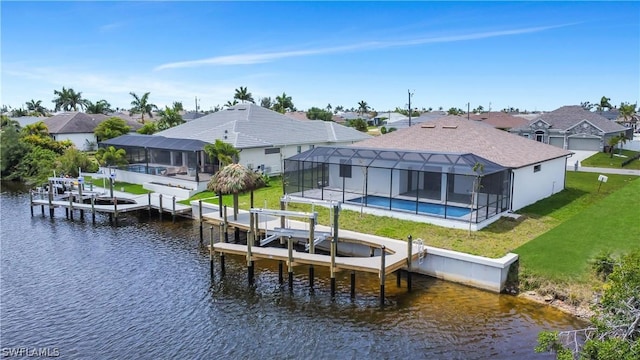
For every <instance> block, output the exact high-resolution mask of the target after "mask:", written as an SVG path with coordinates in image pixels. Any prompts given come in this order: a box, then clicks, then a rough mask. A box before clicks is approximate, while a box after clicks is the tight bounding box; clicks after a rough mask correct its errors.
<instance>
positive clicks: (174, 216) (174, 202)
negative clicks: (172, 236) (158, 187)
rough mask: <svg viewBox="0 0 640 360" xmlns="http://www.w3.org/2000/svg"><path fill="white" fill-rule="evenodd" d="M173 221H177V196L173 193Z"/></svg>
mask: <svg viewBox="0 0 640 360" xmlns="http://www.w3.org/2000/svg"><path fill="white" fill-rule="evenodd" d="M171 221H172V222H176V196H175V195H173V205H172V208H171Z"/></svg>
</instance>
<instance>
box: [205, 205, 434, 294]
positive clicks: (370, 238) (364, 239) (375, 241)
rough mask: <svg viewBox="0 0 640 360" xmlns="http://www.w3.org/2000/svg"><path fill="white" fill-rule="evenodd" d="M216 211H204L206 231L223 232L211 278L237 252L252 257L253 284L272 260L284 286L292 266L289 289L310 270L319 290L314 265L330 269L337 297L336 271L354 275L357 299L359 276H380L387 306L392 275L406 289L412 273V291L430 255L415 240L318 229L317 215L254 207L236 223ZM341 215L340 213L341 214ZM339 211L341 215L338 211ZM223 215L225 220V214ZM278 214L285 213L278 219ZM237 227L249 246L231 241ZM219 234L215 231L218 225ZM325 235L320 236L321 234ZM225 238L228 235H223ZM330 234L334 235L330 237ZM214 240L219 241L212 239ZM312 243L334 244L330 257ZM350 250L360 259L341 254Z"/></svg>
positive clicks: (214, 249)
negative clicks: (414, 269)
mask: <svg viewBox="0 0 640 360" xmlns="http://www.w3.org/2000/svg"><path fill="white" fill-rule="evenodd" d="M231 210H232V209H231V208H228V209H227V208H226V207H225V209H224V211H215V212H210V213H206V214H202V212H200V214H201V215H200V223H201V228H202V224H203V223H207V224H211V225H213V226H215V227H218V228H219V229H220V234H221V236H220V242H215V243H213V244H212V246H210V247H209V249H210V261H211V269H212V270H211V274H212V276H213V253H214V252H217V253H219V254H220V262H221V265H222V267H223V272H224V255H225V254H234V255H240V256H244V257H245V258H246V259H247V270H248V280H249V283H250V284H252V283H253V262H254V261H257V260H272V261H278V262H279V279H280V281H281V282H282V278H283V276H282V271H283V270H282V269H283V266H284V265H286V266H287V268H288V269H289V286H290V288H291V287H292V286H293V267H294V266H302V265H305V266H309V283H310V286H311V287H313V267H314V266H322V267H327V268H329V271H330V274H331V288H332V289H331V294H332V296H334V294H335V272H337V271H351V295H352V296H354V287H355V272H356V271H360V272H369V273H376V274H378V276H379V278H380V302H381V305H384V282H385V279H386V276H387V275H390V274H392V273H393V272H396V274H397V284H398V286H400V281H401V272H400V271H401V270H403V269H404V270H406V271H407V288H408V289H409V290H410V289H411V264H412V262H414V261H416V260H417V259H418V258H419V257H422V256H424V249H423V247H422V246H421V245H420V244H418V243H414V242H413V241H411V239H410V238H409V239H408V241H402V240H394V239H389V238H384V237H380V236H375V235H369V234H362V233H357V232H353V231H348V230H342V229H336V228H335V227H328V226H323V225H315V220H316V219H315V218H314V217H313V215H312V213H296V214H293V215H297V216H298V218H305V217H306V219H304V220H306V221H299V220H291V219H290V217H291V216H285V215H291V214H289V213H292V212H286V211H278V210H268V209H267V210H265V209H251V210H250V211H245V210H239V211H238V216H237V218H236V219H234V220H231V219H229V217H228V216H226V215H225V214H226V213H227V212H228V211H231ZM337 212H339V210H338V211H337ZM337 212H336V213H337ZM221 213H222V216H221ZM273 214H276V215H277V214H282V216H274V215H273ZM334 218H335V220H334V224H338V217H337V216H334ZM229 228H232V229H234V233H235V234H236V236H235V237H236V242H237V240H238V238H239V237H238V233H239V231H243V232H246V233H247V242H246V244H239V243H230V242H225V238H226V236H225V235H227V234H228V232H227V231H228V229H229ZM212 230H213V227H212ZM318 233H321V234H322V235H320V236H317V237H316V234H318ZM223 234H224V235H223ZM327 234H331V235H329V236H327ZM271 238H278V239H279V240H280V241H279V242H278V243H277V244H276V246H260V243H261V239H262V240H263V241H262V242H263V243H264V240H265V239H267V240H268V239H271ZM212 239H213V237H212ZM311 239H316V240H318V239H320V240H321V242H324V243H325V244H324V245H325V246H324V247H325V248H326V245H327V244H326V243H330V248H329V254H318V253H315V251H314V249H313V248H314V246H313V245H312V244H314V243H315V242H314V241H312V240H311ZM294 242H298V243H300V242H302V243H306V245H307V246H306V248H307V249H308V252H306V251H297V250H295V249H294V245H293V243H294ZM347 248H348V249H349V250H351V252H354V249H356V248H357V249H359V250H358V252H359V253H360V256H338V252H339V250H338V249H343V251H342V252H343V253H344V252H349V251H347Z"/></svg>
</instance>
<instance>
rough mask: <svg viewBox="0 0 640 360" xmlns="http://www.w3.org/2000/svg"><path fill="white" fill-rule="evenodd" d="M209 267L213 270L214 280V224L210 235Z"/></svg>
mask: <svg viewBox="0 0 640 360" xmlns="http://www.w3.org/2000/svg"><path fill="white" fill-rule="evenodd" d="M209 269H210V272H211V281H213V226H212V227H211V233H210V235H209Z"/></svg>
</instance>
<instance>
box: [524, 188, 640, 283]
mask: <svg viewBox="0 0 640 360" xmlns="http://www.w3.org/2000/svg"><path fill="white" fill-rule="evenodd" d="M609 179H611V177H609ZM608 184H609V183H606V184H603V187H605V186H607V185H608ZM585 204H586V203H585ZM562 212H564V213H565V214H564V215H563V216H562V217H564V216H565V215H571V213H573V211H562ZM556 213H558V214H559V213H560V211H558V212H556ZM632 249H640V181H633V182H630V183H629V185H628V186H625V187H623V188H621V189H620V190H618V191H616V192H614V193H613V194H611V195H610V196H608V197H606V198H604V199H602V200H600V201H597V202H593V203H592V204H591V205H590V206H589V207H587V208H586V209H584V210H583V211H581V212H579V215H578V216H573V217H569V218H568V219H566V221H564V222H563V223H562V224H560V225H558V226H557V227H555V228H554V229H552V230H550V231H549V232H546V233H544V234H542V235H541V236H539V237H537V238H535V239H534V240H532V241H529V242H527V243H526V244H524V245H522V246H520V247H519V248H517V249H515V252H516V253H517V254H519V255H520V263H521V269H522V270H524V271H525V272H526V273H527V274H530V275H534V276H541V277H544V278H547V279H551V280H555V281H559V282H583V283H584V282H587V281H589V275H590V273H591V268H590V265H589V261H591V260H592V259H593V258H594V257H595V256H596V255H598V254H599V253H601V252H602V251H608V252H611V253H613V254H622V253H627V252H629V251H630V250H632Z"/></svg>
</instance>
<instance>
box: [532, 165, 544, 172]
mask: <svg viewBox="0 0 640 360" xmlns="http://www.w3.org/2000/svg"><path fill="white" fill-rule="evenodd" d="M540 169H542V165H540V164H538V165H534V166H533V172H534V173H536V172H538V171H540Z"/></svg>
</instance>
